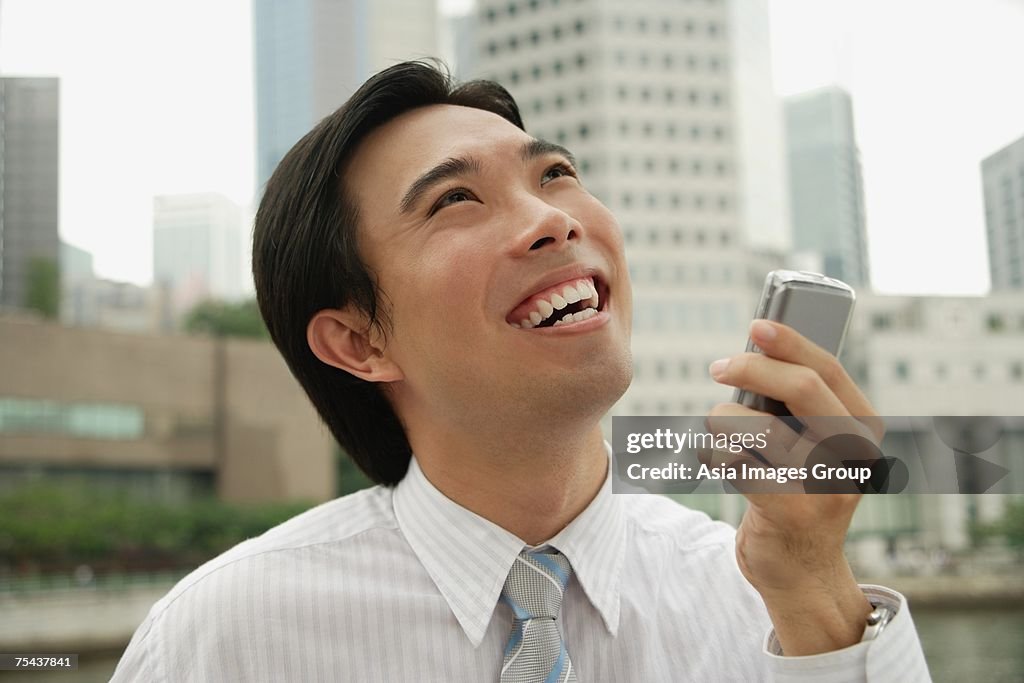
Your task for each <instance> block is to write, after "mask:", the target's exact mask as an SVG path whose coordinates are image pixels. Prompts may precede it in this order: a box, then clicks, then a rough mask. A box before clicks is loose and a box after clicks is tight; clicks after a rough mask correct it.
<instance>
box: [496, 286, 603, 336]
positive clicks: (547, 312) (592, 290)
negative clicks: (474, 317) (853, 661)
mask: <svg viewBox="0 0 1024 683" xmlns="http://www.w3.org/2000/svg"><path fill="white" fill-rule="evenodd" d="M607 299H608V286H607V285H606V284H604V283H603V282H602V281H601V280H600V278H597V277H585V278H577V279H575V280H570V281H567V282H563V283H561V284H558V285H555V286H554V287H550V288H548V289H546V290H544V291H542V292H538V293H536V294H534V295H532V296H530V297H529V298H528V299H526V300H525V301H524V302H523V303H521V304H519V305H518V306H516V308H515V309H514V310H513V311H512V312H511V313H510V314H509V315H508V317H507V318H506V321H507V322H508V324H509V325H511V326H512V327H515V328H519V329H527V330H528V329H533V328H535V327H559V326H561V325H569V324H571V323H575V322H582V321H583V320H587V319H589V318H593V317H594V316H596V315H597V314H598V313H599V312H600V311H602V310H604V307H605V305H606V303H607Z"/></svg>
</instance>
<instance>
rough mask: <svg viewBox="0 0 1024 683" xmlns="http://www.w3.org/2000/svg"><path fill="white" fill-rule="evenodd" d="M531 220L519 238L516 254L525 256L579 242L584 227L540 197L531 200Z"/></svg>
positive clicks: (528, 219)
mask: <svg viewBox="0 0 1024 683" xmlns="http://www.w3.org/2000/svg"><path fill="white" fill-rule="evenodd" d="M530 209H531V210H530V212H529V214H528V216H529V218H525V216H524V218H525V225H524V227H523V230H522V231H521V233H520V234H519V235H518V236H517V240H516V241H517V243H516V252H517V253H520V254H524V253H527V252H530V251H537V250H540V249H557V248H559V247H561V246H562V245H563V244H564V243H566V242H570V241H574V240H578V239H580V236H581V235H582V232H583V226H582V225H580V222H579V221H577V220H576V219H575V218H573V217H572V216H571V215H570V214H568V213H566V212H565V211H563V210H562V209H560V208H558V207H557V206H553V205H552V204H549V203H548V202H546V201H544V200H543V199H540V198H539V197H532V198H531V200H530Z"/></svg>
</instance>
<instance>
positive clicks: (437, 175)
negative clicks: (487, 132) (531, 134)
mask: <svg viewBox="0 0 1024 683" xmlns="http://www.w3.org/2000/svg"><path fill="white" fill-rule="evenodd" d="M547 154H561V155H562V156H564V157H565V158H566V159H567V160H568V161H569V163H570V164H571V165H572V166H573V168H575V167H576V157H574V156H573V155H572V152H570V151H569V150H567V149H566V148H565V147H562V146H561V145H559V144H555V143H554V142H549V141H547V140H537V139H532V140H529V141H528V142H525V143H523V146H522V147H521V148H520V150H519V158H520V159H521V160H522V161H523V162H524V163H525V162H529V161H532V160H534V159H536V158H537V157H542V156H545V155H547ZM481 170H482V165H481V164H480V162H479V160H477V159H474V158H473V157H452V158H448V159H445V160H444V161H442V162H441V163H439V164H438V165H437V166H434V167H433V168H431V169H430V170H429V171H427V172H425V173H423V174H422V175H421V176H420V177H418V178H417V179H416V180H415V181H413V183H412V185H410V186H409V189H408V190H407V191H406V193H405V196H403V197H402V203H401V204H400V205H399V208H400V211H401V212H402V213H408V212H409V211H410V210H411V209H412V207H413V206H415V205H416V204H418V203H419V201H420V200H421V199H422V197H423V195H424V194H426V193H427V191H428V190H430V188H432V187H434V186H435V185H437V184H439V183H442V182H444V181H446V180H449V179H451V178H455V177H457V176H461V175H467V174H471V173H475V174H479V173H480V172H481Z"/></svg>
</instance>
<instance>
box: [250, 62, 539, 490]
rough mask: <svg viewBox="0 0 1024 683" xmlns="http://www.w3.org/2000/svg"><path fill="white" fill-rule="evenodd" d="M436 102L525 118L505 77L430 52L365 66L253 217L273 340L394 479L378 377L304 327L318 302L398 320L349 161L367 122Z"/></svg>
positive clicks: (405, 456)
mask: <svg viewBox="0 0 1024 683" xmlns="http://www.w3.org/2000/svg"><path fill="white" fill-rule="evenodd" d="M434 104H453V105H460V106H465V107H473V108H476V109H483V110H485V111H489V112H492V113H494V114H498V115H499V116H501V117H503V118H505V119H506V120H508V121H510V122H511V123H513V124H515V125H516V126H517V127H519V128H521V129H523V128H524V126H523V122H522V118H521V117H520V114H519V107H518V106H517V105H516V103H515V100H514V99H513V98H512V96H511V95H510V94H509V93H508V91H507V90H505V88H503V87H502V86H501V85H499V84H497V83H494V82H492V81H469V82H467V83H463V84H461V85H460V84H456V83H455V82H454V81H453V80H452V78H451V76H450V75H449V74H448V72H447V69H445V68H444V66H443V65H442V64H441V63H440V62H438V61H434V60H428V61H415V62H403V63H401V64H396V65H395V66H392V67H390V68H388V69H385V70H384V71H381V72H380V73H378V74H376V75H375V76H373V77H372V78H370V79H369V80H368V81H367V82H366V83H364V84H363V85H362V87H360V88H359V89H358V90H357V91H356V92H355V94H354V95H352V97H350V98H349V99H348V101H347V102H345V104H344V105H342V106H341V108H339V109H338V110H337V111H335V112H334V113H333V114H331V115H330V116H327V117H326V118H324V119H323V120H322V121H320V123H318V124H317V125H316V127H314V128H313V130H311V131H310V132H309V133H308V134H307V135H305V136H304V137H303V138H302V139H301V140H299V142H298V143H296V144H295V146H294V147H292V149H291V150H290V151H289V152H288V153H287V154H286V155H285V156H284V158H283V159H282V160H281V163H280V164H278V166H277V169H276V170H275V171H274V173H273V175H272V176H271V178H270V180H269V181H268V182H267V186H266V190H265V191H264V193H263V199H262V200H261V201H260V206H259V210H258V211H257V213H256V222H255V227H254V229H253V250H252V272H253V278H254V280H255V284H256V299H257V301H258V303H259V308H260V313H261V315H262V316H263V320H264V321H265V322H266V325H267V329H268V330H269V331H270V336H271V338H272V339H273V341H274V344H276V345H277V348H278V350H280V352H281V354H282V355H283V356H284V359H285V361H286V362H287V363H288V367H289V368H290V369H291V371H292V374H294V375H295V378H296V379H297V380H298V381H299V384H301V385H302V388H303V389H304V390H305V391H306V394H307V395H308V396H309V398H310V400H311V401H312V402H313V406H314V407H315V408H316V410H317V412H318V413H319V414H320V417H321V418H323V420H324V422H325V423H326V424H327V427H328V429H330V431H331V434H333V435H334V438H335V439H337V441H338V443H339V444H340V445H341V447H342V449H343V450H344V451H345V452H346V453H348V455H349V456H351V457H352V459H353V460H354V461H355V462H356V464H357V465H358V466H359V468H360V469H361V470H362V471H363V472H365V473H366V475H367V476H368V477H370V479H372V480H373V481H374V482H377V483H379V484H384V485H388V486H393V485H395V484H397V483H398V482H399V481H401V479H402V477H404V476H405V473H406V471H407V470H408V467H409V459H410V457H411V456H412V452H411V449H410V447H409V440H408V438H407V437H406V434H405V430H404V428H403V427H402V424H401V422H400V421H399V419H398V416H397V415H396V414H395V411H394V410H393V408H392V406H391V403H390V401H389V400H388V398H387V396H386V395H385V393H384V391H383V390H382V387H381V386H380V385H379V384H378V383H374V382H367V381H365V380H362V379H360V378H358V377H355V376H353V375H351V374H349V373H348V372H345V371H344V370H340V369H338V368H335V367H333V366H331V365H328V364H326V363H324V362H322V361H321V360H320V359H318V358H317V357H316V356H315V355H314V354H313V352H312V350H311V349H310V348H309V344H308V342H307V339H306V328H307V326H308V324H309V321H310V320H311V319H312V317H313V316H314V315H315V314H316V313H317V312H318V311H320V310H323V309H327V308H343V307H346V306H351V307H353V308H354V309H356V310H359V311H361V312H362V313H364V314H365V315H366V317H367V319H368V320H369V321H370V325H371V326H375V327H376V329H377V330H378V331H380V332H381V333H382V334H385V335H386V334H387V333H388V332H390V331H391V329H390V321H389V317H388V310H387V305H386V297H382V296H381V292H380V291H379V290H378V287H377V280H376V278H375V276H374V274H373V273H372V272H371V271H370V270H369V268H367V266H366V264H365V263H364V262H363V259H362V257H361V255H360V253H359V225H358V224H359V211H358V207H357V206H356V205H355V203H354V202H353V200H352V199H351V196H350V194H349V192H348V189H347V187H346V184H345V168H346V166H347V165H348V162H349V161H350V160H351V159H352V156H353V155H354V153H355V151H356V149H357V147H358V146H359V144H360V142H362V141H363V139H365V138H366V136H367V135H368V134H369V133H370V132H371V131H373V130H374V129H376V128H378V127H380V126H382V125H384V124H386V123H387V122H388V121H390V120H392V119H394V118H395V117H397V116H399V115H400V114H403V113H405V112H407V111H410V110H412V109H416V108H418V107H424V106H428V105H434ZM382 299H384V302H382Z"/></svg>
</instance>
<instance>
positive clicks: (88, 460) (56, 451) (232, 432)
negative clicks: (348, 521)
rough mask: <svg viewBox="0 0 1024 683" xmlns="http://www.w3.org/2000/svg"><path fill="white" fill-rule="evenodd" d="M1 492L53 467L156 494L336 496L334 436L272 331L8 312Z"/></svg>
mask: <svg viewBox="0 0 1024 683" xmlns="http://www.w3.org/2000/svg"><path fill="white" fill-rule="evenodd" d="M0 339H3V340H4V342H3V344H0V377H3V387H2V389H0V491H2V490H7V489H8V488H9V487H11V486H17V485H18V484H19V483H22V482H24V481H26V480H28V479H31V478H34V477H40V476H45V477H46V478H47V479H48V480H49V481H51V482H62V481H79V482H85V483H86V484H87V485H90V486H95V487H109V488H110V489H112V490H119V491H124V490H128V491H130V492H132V493H135V494H137V495H144V496H146V497H148V498H151V499H154V500H167V501H174V500H186V499H189V498H193V497H204V496H206V495H209V494H216V495H217V496H218V497H220V498H222V499H223V500H227V501H235V502H244V501H273V500H306V501H310V502H320V501H324V500H327V499H329V498H331V497H332V496H333V495H334V487H335V479H334V451H333V448H334V445H333V440H332V439H331V437H330V434H329V433H328V431H327V429H326V428H325V427H324V426H323V423H322V422H321V421H320V419H319V417H318V416H317V414H316V412H315V410H314V409H313V406H312V405H311V404H310V402H309V400H308V399H307V398H306V395H305V393H304V392H303V391H302V389H301V387H300V386H299V384H298V382H296V381H295V379H294V378H293V377H292V375H291V373H290V372H289V370H288V367H287V366H286V365H285V362H284V359H282V358H281V355H280V354H279V353H278V352H277V349H275V348H274V346H273V345H272V344H270V343H269V342H262V341H254V340H247V339H212V338H206V337H192V336H176V335H163V336H153V335H140V334H123V333H118V332H111V331H108V330H101V329H96V328H85V327H64V326H61V325H57V324H54V323H49V322H39V321H38V320H34V319H31V318H27V317H18V316H10V315H8V316H0Z"/></svg>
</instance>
